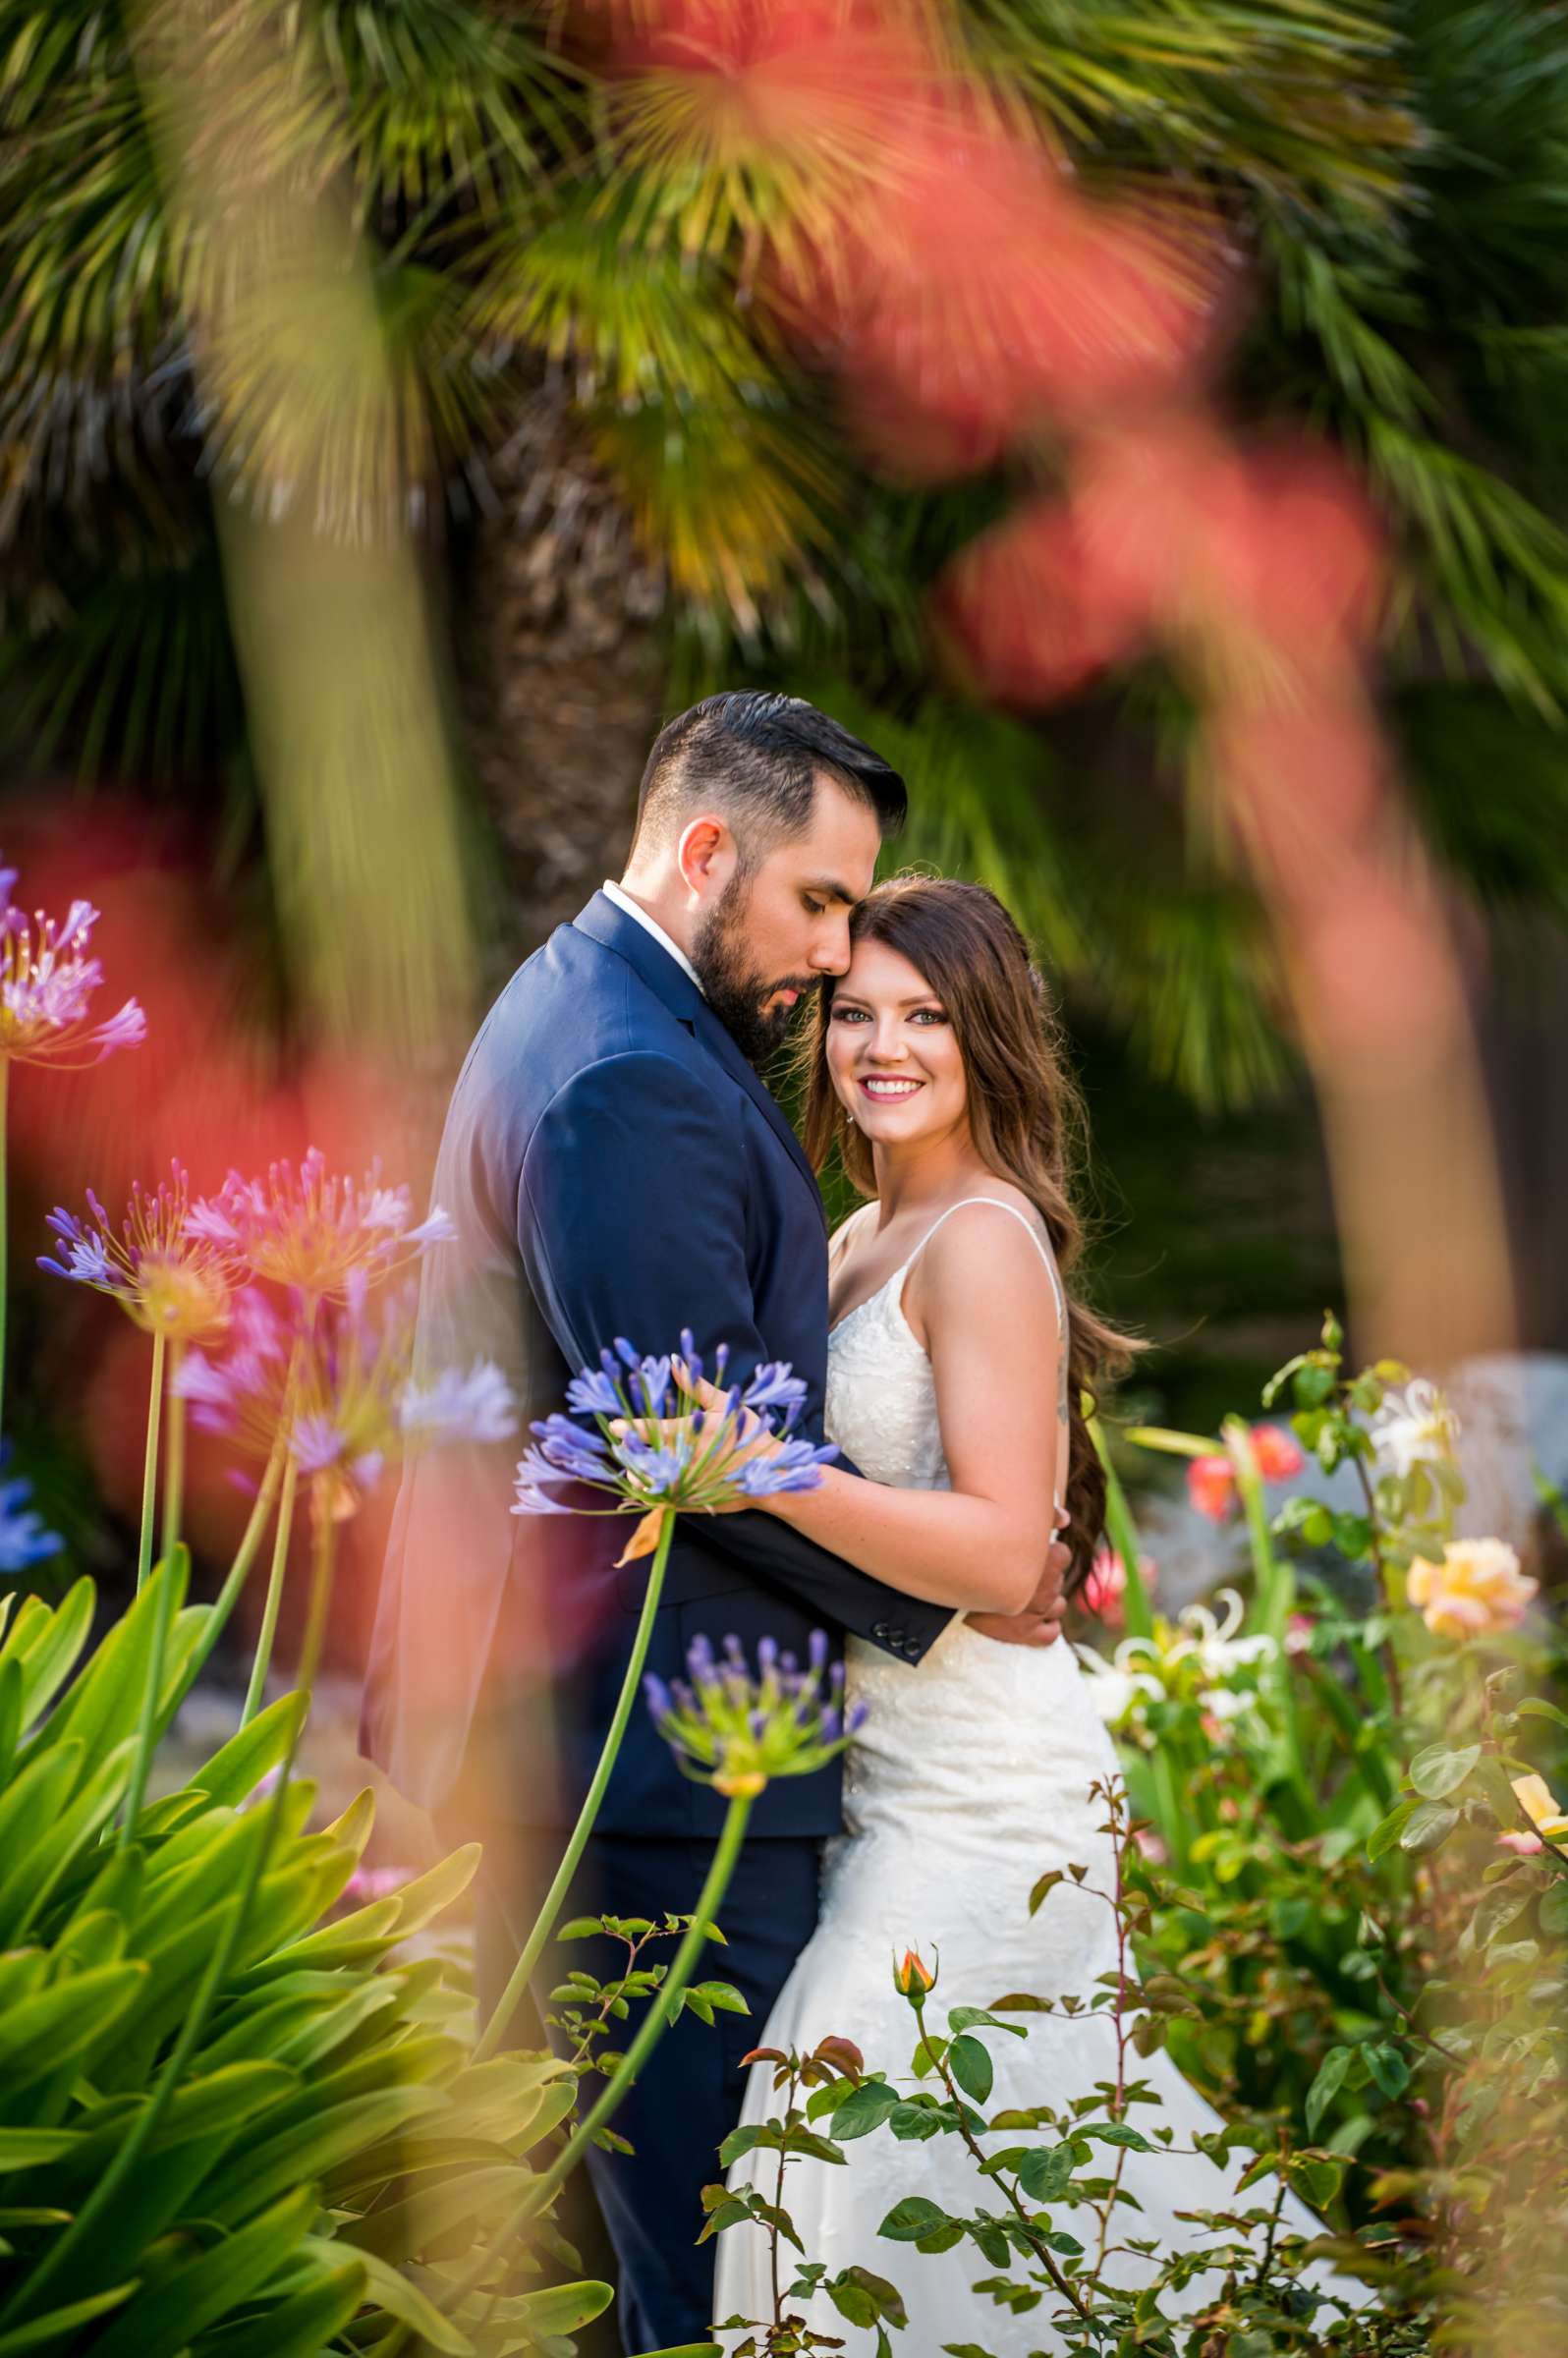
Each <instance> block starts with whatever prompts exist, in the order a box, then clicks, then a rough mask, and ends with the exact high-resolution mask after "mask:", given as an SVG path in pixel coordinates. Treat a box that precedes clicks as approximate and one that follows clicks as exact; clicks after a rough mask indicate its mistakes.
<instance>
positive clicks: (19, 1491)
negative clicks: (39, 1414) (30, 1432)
mask: <svg viewBox="0 0 1568 2358" xmlns="http://www.w3.org/2000/svg"><path fill="white" fill-rule="evenodd" d="M10 1462H11V1443H10V1442H9V1441H0V1475H3V1474H4V1472H5V1469H6V1467H7V1466H8V1465H9V1464H10ZM31 1496H32V1485H31V1483H30V1482H25V1481H24V1480H23V1478H22V1476H21V1475H20V1474H18V1475H13V1476H12V1478H11V1480H10V1481H9V1482H4V1481H0V1576H4V1575H6V1574H15V1573H18V1572H26V1571H27V1570H28V1567H29V1566H30V1565H32V1564H41V1563H43V1562H44V1561H45V1560H46V1559H47V1558H48V1557H49V1556H51V1555H58V1554H59V1552H60V1550H61V1548H62V1547H63V1546H64V1545H65V1542H64V1540H63V1539H62V1538H61V1537H60V1534H59V1533H58V1532H57V1531H50V1530H49V1528H48V1527H47V1525H46V1524H45V1523H44V1521H43V1519H42V1517H41V1516H39V1515H37V1514H35V1513H34V1512H33V1511H32V1509H31V1508H30V1507H29V1506H28V1499H29V1498H30V1497H31Z"/></svg>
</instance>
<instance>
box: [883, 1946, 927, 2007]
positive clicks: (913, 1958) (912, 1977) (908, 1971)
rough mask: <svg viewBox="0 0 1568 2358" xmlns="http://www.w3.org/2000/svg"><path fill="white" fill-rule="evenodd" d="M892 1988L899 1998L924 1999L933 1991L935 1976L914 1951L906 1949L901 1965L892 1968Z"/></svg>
mask: <svg viewBox="0 0 1568 2358" xmlns="http://www.w3.org/2000/svg"><path fill="white" fill-rule="evenodd" d="M893 1987H894V1989H895V1990H896V1991H897V1992H898V1993H899V1995H900V1997H924V1995H925V1993H926V1991H927V1990H934V1989H935V1987H936V1976H935V1974H934V1973H932V1972H931V1970H930V1968H929V1967H928V1966H927V1965H926V1964H925V1963H924V1960H923V1959H922V1958H921V1956H920V1955H919V1954H918V1953H917V1952H916V1950H914V1949H913V1948H906V1949H905V1951H904V1961H903V1963H902V1964H901V1965H895V1966H894V1968H893Z"/></svg>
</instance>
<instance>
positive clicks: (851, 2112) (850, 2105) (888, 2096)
mask: <svg viewBox="0 0 1568 2358" xmlns="http://www.w3.org/2000/svg"><path fill="white" fill-rule="evenodd" d="M902 2102H903V2099H902V2098H901V2097H900V2095H899V2093H898V2090H897V2089H896V2088H890V2087H889V2086H888V2084H887V2082H886V2081H885V2080H862V2082H861V2084H860V2086H859V2087H858V2088H852V2089H851V2090H850V2092H849V2095H848V2096H847V2097H845V2099H844V2101H843V2103H842V2104H841V2105H835V2106H834V2109H833V2124H832V2132H831V2133H832V2135H833V2137H834V2138H835V2139H836V2140H837V2141H838V2143H839V2144H841V2145H842V2144H846V2143H847V2142H848V2140H849V2139H850V2138H852V2137H868V2136H869V2135H870V2133H871V2131H872V2130H873V2129H879V2128H880V2127H881V2125H882V2123H883V2121H884V2120H887V2119H888V2118H890V2117H891V2115H892V2114H893V2113H894V2112H896V2111H897V2110H898V2108H899V2105H901V2103H902Z"/></svg>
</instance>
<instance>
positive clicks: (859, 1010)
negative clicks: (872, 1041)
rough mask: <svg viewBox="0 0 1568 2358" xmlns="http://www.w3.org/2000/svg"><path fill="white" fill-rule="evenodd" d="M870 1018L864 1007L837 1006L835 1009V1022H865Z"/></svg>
mask: <svg viewBox="0 0 1568 2358" xmlns="http://www.w3.org/2000/svg"><path fill="white" fill-rule="evenodd" d="M833 1021H834V1023H835V1024H864V1023H866V1022H867V1021H868V1016H867V1013H866V1010H865V1008H864V1007H835V1008H834V1010H833Z"/></svg>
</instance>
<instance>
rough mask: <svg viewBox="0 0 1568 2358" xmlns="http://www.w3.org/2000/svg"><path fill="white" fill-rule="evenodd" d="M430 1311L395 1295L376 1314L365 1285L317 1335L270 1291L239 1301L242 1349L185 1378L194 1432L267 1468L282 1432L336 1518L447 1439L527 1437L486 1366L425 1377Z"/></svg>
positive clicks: (313, 1325) (328, 1312)
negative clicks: (406, 1459) (419, 1320)
mask: <svg viewBox="0 0 1568 2358" xmlns="http://www.w3.org/2000/svg"><path fill="white" fill-rule="evenodd" d="M417 1307H418V1297H417V1291H416V1289H415V1288H414V1287H413V1286H410V1285H404V1286H399V1287H394V1288H393V1289H392V1291H391V1292H390V1294H388V1295H387V1296H386V1297H385V1299H384V1300H383V1301H382V1302H380V1303H379V1304H378V1306H377V1307H376V1308H375V1309H374V1310H372V1309H371V1306H370V1303H369V1299H368V1288H367V1286H366V1285H365V1283H364V1279H363V1277H362V1278H361V1279H359V1280H358V1281H355V1282H351V1284H350V1286H349V1289H348V1298H347V1299H346V1300H345V1301H344V1302H342V1303H331V1304H328V1305H326V1306H325V1307H324V1308H323V1309H322V1310H321V1311H320V1312H318V1314H317V1315H316V1317H315V1318H314V1319H311V1320H310V1321H309V1322H308V1325H300V1326H296V1325H294V1324H291V1322H290V1321H289V1320H287V1319H284V1318H283V1317H282V1316H281V1315H280V1314H279V1312H278V1311H277V1309H276V1308H275V1307H274V1305H273V1303H272V1301H271V1300H270V1298H269V1297H268V1295H267V1294H266V1293H264V1292H263V1290H262V1289H261V1288H260V1287H259V1286H247V1287H245V1289H244V1290H243V1291H242V1292H241V1293H240V1294H238V1295H237V1296H236V1298H235V1312H234V1330H233V1336H232V1341H231V1347H230V1349H229V1350H228V1351H226V1352H225V1354H224V1355H223V1357H222V1358H221V1359H216V1360H215V1359H209V1358H208V1357H207V1356H206V1355H205V1354H204V1353H202V1352H200V1351H193V1352H192V1353H191V1354H190V1356H189V1358H188V1359H187V1361H186V1363H185V1365H184V1367H183V1368H182V1369H181V1370H180V1373H179V1375H177V1377H176V1378H175V1389H176V1391H177V1392H178V1394H179V1395H180V1397H181V1398H183V1399H186V1400H188V1401H190V1402H191V1404H192V1422H193V1424H195V1425H196V1426H198V1427H199V1428H200V1429H201V1430H202V1431H203V1432H217V1433H223V1434H225V1435H226V1436H227V1437H228V1438H229V1439H231V1440H233V1441H234V1442H235V1443H236V1444H237V1445H238V1447H239V1448H240V1450H241V1451H242V1452H243V1454H245V1455H246V1456H249V1457H251V1458H252V1459H256V1460H263V1459H265V1458H267V1457H268V1456H269V1455H270V1454H271V1451H272V1448H273V1444H274V1442H275V1440H276V1438H277V1434H278V1432H279V1430H280V1428H283V1429H286V1431H287V1434H288V1443H289V1450H290V1454H291V1455H292V1456H293V1458H294V1461H295V1464H296V1466H297V1467H298V1469H299V1471H300V1473H301V1474H302V1475H303V1476H304V1477H305V1478H306V1479H307V1480H308V1481H309V1480H315V1481H317V1482H318V1483H319V1484H320V1486H321V1489H322V1494H323V1496H325V1497H326V1498H327V1499H328V1502H329V1504H330V1506H331V1510H332V1512H333V1513H334V1514H335V1515H338V1516H340V1517H341V1516H344V1515H349V1514H352V1513H354V1512H355V1510H356V1509H357V1507H358V1506H359V1505H360V1503H361V1502H362V1500H363V1498H364V1493H365V1492H366V1491H367V1490H368V1489H370V1488H372V1487H373V1485H374V1484H375V1482H376V1481H377V1480H378V1479H379V1477H380V1475H381V1473H382V1471H383V1470H384V1468H385V1467H386V1466H387V1464H388V1463H389V1462H392V1461H395V1460H396V1459H397V1458H399V1457H402V1456H405V1455H407V1454H409V1453H410V1452H411V1451H412V1450H415V1449H418V1448H421V1447H424V1446H427V1445H435V1444H437V1443H440V1442H443V1441H455V1440H477V1441H492V1440H506V1439H509V1438H510V1437H511V1435H512V1434H513V1433H514V1432H516V1431H517V1418H516V1415H515V1413H514V1408H513V1401H512V1394H511V1390H510V1387H509V1386H508V1384H507V1381H506V1378H505V1376H504V1375H502V1373H501V1371H500V1369H499V1368H497V1367H495V1366H494V1365H493V1364H492V1363H491V1362H489V1361H488V1360H480V1361H478V1362H476V1365H475V1366H474V1367H473V1368H471V1369H469V1370H467V1371H466V1372H464V1371H461V1370H456V1369H453V1370H448V1371H446V1372H444V1373H443V1374H442V1375H439V1376H438V1377H436V1379H435V1380H434V1381H433V1382H431V1383H429V1384H423V1385H421V1384H418V1383H416V1382H415V1381H414V1379H413V1374H412V1371H413V1364H414V1329H415V1317H416V1311H417Z"/></svg>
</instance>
